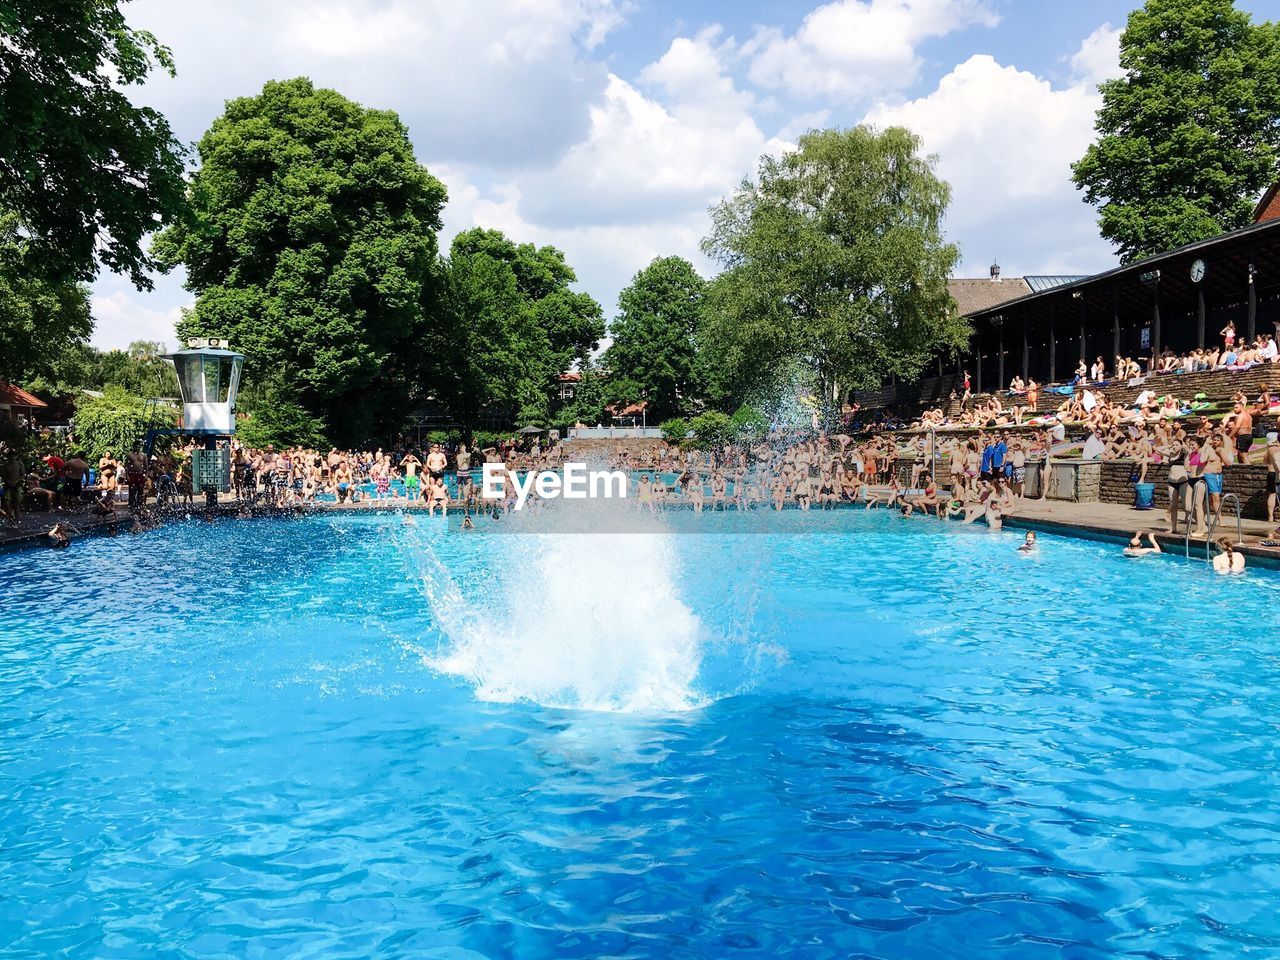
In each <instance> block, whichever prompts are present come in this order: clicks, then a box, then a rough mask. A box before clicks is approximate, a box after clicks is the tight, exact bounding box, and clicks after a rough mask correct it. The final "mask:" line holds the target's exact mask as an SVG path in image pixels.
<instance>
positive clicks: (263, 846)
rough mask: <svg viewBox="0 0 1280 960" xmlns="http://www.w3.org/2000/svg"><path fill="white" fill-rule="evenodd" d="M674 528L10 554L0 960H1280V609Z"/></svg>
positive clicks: (929, 536) (817, 533)
mask: <svg viewBox="0 0 1280 960" xmlns="http://www.w3.org/2000/svg"><path fill="white" fill-rule="evenodd" d="M660 522H662V523H669V524H671V525H672V526H673V528H674V529H673V530H672V531H671V532H665V533H664V532H657V533H654V534H651V535H620V536H616V537H595V536H580V537H573V536H560V537H538V536H529V537H511V536H493V535H491V534H490V533H489V532H488V530H487V528H486V527H485V526H482V527H481V528H480V530H478V531H477V532H473V533H469V534H462V533H459V532H457V530H456V528H453V527H452V526H451V529H449V530H448V531H446V528H445V526H444V522H443V521H440V520H428V519H427V518H425V517H421V516H420V517H418V519H417V524H416V525H415V526H406V525H405V524H404V521H403V519H402V518H401V517H399V516H397V515H394V514H387V515H381V516H374V515H360V516H341V517H324V516H320V517H311V518H306V519H300V520H287V521H251V522H242V523H235V522H225V523H219V524H215V525H206V524H201V523H197V522H192V523H187V524H179V525H175V526H173V527H170V528H168V529H164V530H160V531H156V532H153V533H149V534H145V535H143V536H141V537H137V538H128V539H126V538H124V537H121V538H119V539H107V538H91V539H86V540H82V541H79V542H77V543H76V544H75V545H74V547H73V548H72V549H71V550H69V551H61V552H54V551H47V552H35V553H25V554H11V555H0V596H2V597H3V598H4V603H3V604H0V731H2V732H0V778H2V779H0V851H2V852H0V956H51V955H55V954H57V955H61V956H67V957H94V958H98V957H130V958H132V957H138V956H149V957H222V956H228V955H234V956H253V957H286V956H289V957H292V956H303V955H305V956H324V957H401V956H426V957H521V958H526V957H595V956H602V955H609V956H671V955H679V956H694V957H728V956H738V955H741V956H797V957H842V958H843V957H847V956H849V955H851V954H856V955H866V956H876V957H907V956H909V957H930V956H947V957H954V956H978V955H982V956H996V957H1039V956H1043V957H1057V956H1069V957H1092V956H1098V957H1101V956H1116V955H1131V954H1132V955H1143V956H1191V955H1217V956H1239V955H1242V954H1247V953H1249V952H1250V951H1252V952H1254V953H1256V954H1257V955H1259V956H1263V955H1275V953H1276V952H1277V951H1278V950H1280V918H1278V917H1277V913H1276V910H1275V901H1276V891H1277V889H1278V888H1280V809H1277V806H1276V804H1275V801H1274V798H1275V796H1276V794H1277V788H1278V787H1280V772H1278V771H1280V764H1277V746H1276V744H1277V727H1278V726H1280V692H1278V691H1280V659H1278V658H1277V652H1278V651H1277V644H1278V641H1277V634H1276V631H1275V630H1274V613H1273V612H1274V610H1275V608H1276V603H1277V600H1280V577H1277V575H1276V574H1274V573H1272V572H1250V573H1248V574H1246V575H1245V576H1243V577H1239V578H1233V579H1225V578H1219V577H1215V576H1213V575H1212V574H1211V573H1210V572H1209V571H1208V570H1207V568H1206V567H1205V565H1204V564H1203V562H1201V563H1198V564H1189V563H1186V562H1184V561H1179V560H1174V559H1170V558H1148V559H1143V560H1137V561H1127V560H1123V559H1121V558H1119V557H1118V556H1117V548H1116V547H1114V546H1110V545H1105V544H1097V543H1089V542H1083V541H1073V540H1066V539H1060V538H1054V537H1050V536H1042V537H1041V544H1042V546H1041V550H1040V553H1039V555H1038V556H1035V557H1024V556H1021V555H1018V554H1017V553H1016V552H1015V550H1014V547H1015V546H1016V544H1017V542H1018V541H1019V539H1020V537H1019V536H1018V535H1017V534H1014V533H1009V534H1006V535H990V534H988V533H986V532H985V531H983V530H980V529H975V528H972V527H966V528H961V527H959V526H957V525H948V526H944V525H941V524H938V523H937V522H936V521H920V520H903V519H901V518H898V517H896V516H894V515H891V514H889V513H887V512H878V513H867V512H864V511H842V512H840V513H838V514H830V515H826V516H816V515H809V516H802V515H800V514H796V513H787V514H782V515H775V514H766V515H756V516H747V517H738V516H734V515H727V516H718V515H707V514H704V515H703V516H702V517H700V518H695V517H692V516H689V515H687V514H682V515H680V516H678V517H672V518H670V519H669V520H663V521H660ZM455 523H456V521H454V520H453V519H451V520H450V524H451V525H453V524H455ZM695 530H696V531H702V532H704V533H706V534H707V535H701V536H699V535H691V534H693V532H694V531H695ZM206 577H207V578H208V582H207V583H205V578H206ZM196 583H199V584H201V585H200V586H199V587H197V586H194V584H196Z"/></svg>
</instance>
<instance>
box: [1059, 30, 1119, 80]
mask: <svg viewBox="0 0 1280 960" xmlns="http://www.w3.org/2000/svg"><path fill="white" fill-rule="evenodd" d="M1123 32H1124V31H1123V30H1122V29H1119V28H1114V29H1113V28H1112V26H1111V24H1109V23H1104V24H1103V25H1102V26H1100V27H1099V28H1098V29H1097V30H1095V31H1093V33H1091V34H1089V36H1087V37H1085V39H1084V43H1082V44H1080V49H1079V50H1077V51H1076V53H1075V55H1074V56H1073V57H1072V58H1071V71H1072V74H1073V75H1074V76H1076V77H1079V78H1080V79H1081V80H1083V81H1085V82H1087V83H1093V84H1098V83H1101V82H1102V81H1104V80H1112V79H1115V78H1116V77H1122V76H1124V71H1123V70H1122V69H1121V68H1120V34H1121V33H1123Z"/></svg>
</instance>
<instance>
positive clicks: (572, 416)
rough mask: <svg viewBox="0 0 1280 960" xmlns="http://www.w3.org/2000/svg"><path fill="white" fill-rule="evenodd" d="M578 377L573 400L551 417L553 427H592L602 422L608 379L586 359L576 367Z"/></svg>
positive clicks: (606, 398) (589, 359)
mask: <svg viewBox="0 0 1280 960" xmlns="http://www.w3.org/2000/svg"><path fill="white" fill-rule="evenodd" d="M578 376H579V379H578V383H577V386H576V387H575V388H574V393H573V399H572V400H570V401H569V402H568V403H566V404H564V405H563V406H561V407H560V408H559V409H558V410H556V411H555V412H554V414H553V415H552V418H551V420H552V423H553V425H554V426H557V427H561V428H569V427H572V426H574V425H575V424H578V423H585V424H586V425H587V426H592V425H594V424H597V423H601V422H603V420H604V418H605V406H606V405H607V404H608V402H609V397H608V394H607V392H606V385H607V383H608V378H607V376H606V375H605V373H604V371H602V370H601V369H600V368H599V367H598V366H597V365H596V364H595V363H594V362H593V361H592V360H591V358H590V357H587V358H586V359H584V360H583V361H582V363H581V364H579V366H578Z"/></svg>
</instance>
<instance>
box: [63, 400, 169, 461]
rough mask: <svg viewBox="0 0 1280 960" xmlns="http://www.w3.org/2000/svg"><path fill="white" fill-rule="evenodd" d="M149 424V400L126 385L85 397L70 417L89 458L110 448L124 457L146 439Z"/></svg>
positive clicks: (79, 447) (81, 448) (79, 442)
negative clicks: (147, 414) (147, 409)
mask: <svg viewBox="0 0 1280 960" xmlns="http://www.w3.org/2000/svg"><path fill="white" fill-rule="evenodd" d="M172 422H174V421H169V423H170V425H171V424H172ZM148 426H149V424H148V423H147V417H146V401H144V400H143V399H142V398H141V397H136V396H134V395H133V394H131V393H129V392H128V391H127V390H125V389H124V388H123V387H107V389H106V390H105V391H103V394H102V396H100V397H90V396H83V397H82V398H81V399H80V402H79V403H78V404H77V405H76V413H75V416H74V417H73V418H72V420H71V427H72V431H73V432H74V434H75V438H76V446H77V448H78V449H80V450H83V451H84V453H85V456H86V458H87V459H89V460H90V461H95V460H97V459H98V458H99V457H101V456H102V455H103V454H105V453H106V452H107V451H108V450H110V451H111V452H112V454H114V455H115V456H117V457H122V456H124V454H125V453H127V452H128V451H129V450H130V449H131V448H132V447H133V444H134V443H135V442H136V441H138V440H141V439H142V438H143V436H144V435H145V434H146V432H147V427H148Z"/></svg>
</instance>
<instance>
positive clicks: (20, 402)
mask: <svg viewBox="0 0 1280 960" xmlns="http://www.w3.org/2000/svg"><path fill="white" fill-rule="evenodd" d="M47 406H48V404H47V403H45V402H44V401H43V400H41V399H40V398H39V397H37V396H35V395H34V394H30V393H27V391H25V390H23V389H22V388H21V387H16V386H14V385H13V384H12V383H5V382H4V381H3V380H0V422H4V423H12V424H14V425H16V426H23V427H31V426H34V425H35V422H36V416H37V414H38V412H39V411H40V410H42V409H44V408H45V407H47Z"/></svg>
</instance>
